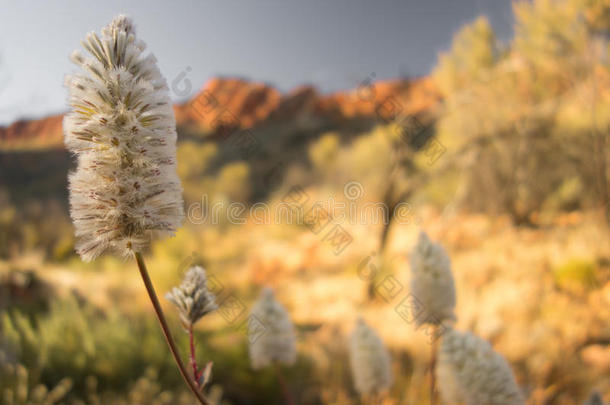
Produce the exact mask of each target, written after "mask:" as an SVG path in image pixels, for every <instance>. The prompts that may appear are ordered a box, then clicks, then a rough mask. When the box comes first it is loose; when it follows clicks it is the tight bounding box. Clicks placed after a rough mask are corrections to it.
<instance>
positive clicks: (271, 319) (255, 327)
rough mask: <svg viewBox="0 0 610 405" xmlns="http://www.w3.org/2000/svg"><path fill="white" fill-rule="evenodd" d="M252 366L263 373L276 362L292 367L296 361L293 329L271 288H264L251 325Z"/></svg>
mask: <svg viewBox="0 0 610 405" xmlns="http://www.w3.org/2000/svg"><path fill="white" fill-rule="evenodd" d="M248 327H249V329H248V334H249V336H248V338H249V339H248V340H249V344H250V346H249V352H250V362H251V364H252V368H254V369H255V370H256V369H260V368H262V367H265V366H268V365H269V364H271V363H274V362H277V363H280V364H284V365H288V366H290V365H292V364H294V362H295V361H296V358H297V350H296V337H295V332H294V326H293V325H292V321H291V320H290V316H289V315H288V312H286V309H285V308H284V307H283V306H282V304H280V303H279V302H278V301H277V300H276V299H275V296H274V294H273V291H272V290H271V289H270V288H264V289H263V291H262V293H261V296H260V298H259V299H258V301H257V302H256V303H255V304H254V307H253V308H252V314H251V316H250V321H249V324H248Z"/></svg>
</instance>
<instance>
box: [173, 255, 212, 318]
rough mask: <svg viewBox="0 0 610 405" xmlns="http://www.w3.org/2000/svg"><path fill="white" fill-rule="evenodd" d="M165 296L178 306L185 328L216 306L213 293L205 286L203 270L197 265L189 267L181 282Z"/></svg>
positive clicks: (205, 280)
mask: <svg viewBox="0 0 610 405" xmlns="http://www.w3.org/2000/svg"><path fill="white" fill-rule="evenodd" d="M165 297H166V298H167V299H168V300H169V301H171V302H172V303H173V304H174V305H175V306H176V307H177V308H178V311H179V313H180V320H181V321H182V324H183V326H184V327H185V329H188V328H190V327H192V326H193V325H194V324H195V323H197V321H198V320H200V319H201V318H202V317H203V316H204V315H206V314H208V313H210V312H212V311H214V310H216V309H217V308H218V306H217V305H216V303H215V301H214V295H213V294H212V293H211V292H210V291H209V290H208V288H207V278H206V276H205V270H204V269H203V268H202V267H199V266H195V267H191V268H190V269H189V270H188V271H187V273H186V275H185V276H184V280H182V283H181V284H180V285H179V286H178V287H174V288H173V289H172V290H171V291H170V292H168V293H167V294H166V295H165Z"/></svg>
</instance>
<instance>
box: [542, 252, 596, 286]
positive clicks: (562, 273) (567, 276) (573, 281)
mask: <svg viewBox="0 0 610 405" xmlns="http://www.w3.org/2000/svg"><path fill="white" fill-rule="evenodd" d="M553 277H554V280H555V283H556V284H557V286H558V287H559V288H561V289H564V290H566V291H571V292H584V291H587V290H590V289H593V288H596V287H597V286H598V279H597V267H596V265H595V263H593V262H592V261H590V260H585V259H571V260H568V261H567V262H565V263H563V264H561V265H560V266H557V267H556V268H555V269H553Z"/></svg>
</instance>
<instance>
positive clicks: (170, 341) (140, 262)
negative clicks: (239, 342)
mask: <svg viewBox="0 0 610 405" xmlns="http://www.w3.org/2000/svg"><path fill="white" fill-rule="evenodd" d="M134 256H135V258H136V261H137V262H138V269H139V270H140V275H141V276H142V281H144V286H145V287H146V291H147V292H148V296H149V298H150V301H151V303H152V306H153V308H154V310H155V313H156V314H157V319H158V320H159V324H160V325H161V330H162V331H163V335H164V336H165V340H166V342H167V345H168V346H169V350H170V352H171V353H172V356H173V357H174V360H175V361H176V365H177V366H178V370H179V371H180V374H181V375H182V378H183V379H184V382H186V385H188V387H189V388H190V390H191V391H192V392H193V395H195V397H196V398H197V400H198V401H199V403H200V404H201V405H210V403H209V402H208V400H207V399H206V398H205V397H204V396H203V394H202V393H201V392H200V391H199V389H198V388H197V386H196V385H195V383H194V382H193V380H192V379H191V378H190V377H189V376H188V373H187V371H186V368H185V367H184V363H182V359H180V353H178V349H177V348H176V343H175V342H174V339H173V338H172V334H171V332H170V330H169V326H168V325H167V321H166V320H165V315H163V311H162V310H161V304H160V303H159V299H158V298H157V293H155V288H154V287H153V284H152V281H151V280H150V276H149V275H148V270H147V269H146V264H144V258H143V257H142V254H141V253H139V252H134Z"/></svg>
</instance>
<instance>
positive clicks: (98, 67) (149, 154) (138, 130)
mask: <svg viewBox="0 0 610 405" xmlns="http://www.w3.org/2000/svg"><path fill="white" fill-rule="evenodd" d="M82 44H83V47H84V48H85V49H86V50H87V51H88V53H89V54H90V56H89V57H85V56H83V55H81V54H80V53H79V52H78V51H75V52H74V53H73V54H72V57H71V59H72V61H73V62H74V63H76V64H77V65H79V66H80V67H81V68H82V69H83V70H84V72H83V73H81V74H76V75H73V76H68V77H67V78H66V85H67V87H68V89H69V92H70V98H69V104H70V106H71V108H72V110H71V111H70V112H69V113H68V114H67V115H66V116H65V118H64V141H65V144H66V146H67V148H68V149H69V150H70V151H71V152H72V153H74V154H75V155H76V156H77V169H76V171H75V172H73V173H71V174H70V177H69V182H70V206H71V216H72V220H73V221H74V226H75V228H76V238H77V243H76V250H77V252H78V253H79V254H80V255H81V257H82V258H83V260H85V261H90V260H92V259H94V258H95V257H96V256H98V255H99V254H101V253H102V252H104V251H106V250H108V249H111V250H114V251H117V252H120V253H123V254H124V255H128V254H130V253H132V252H139V251H141V250H142V249H144V248H145V247H146V246H147V245H148V244H149V242H150V240H151V238H152V237H153V236H162V235H167V234H173V233H174V232H175V230H176V229H177V228H178V227H179V226H180V224H181V222H182V219H183V217H184V212H183V211H184V209H183V201H182V188H181V186H180V180H179V179H178V177H177V175H176V123H175V119H174V112H173V109H172V104H171V101H170V98H169V92H168V87H167V84H166V82H165V79H164V78H163V77H162V76H161V73H160V72H159V68H158V67H157V63H156V59H155V57H154V56H153V55H152V54H149V55H147V56H143V54H142V53H143V51H144V48H145V45H144V43H143V42H141V41H139V40H137V39H136V36H135V30H134V27H133V24H132V22H131V20H130V19H128V18H127V17H125V16H119V17H116V18H115V19H114V20H113V21H112V22H111V23H110V24H109V25H108V26H107V27H105V28H104V29H102V35H101V36H98V35H97V34H96V33H95V32H91V33H89V34H87V36H86V37H85V40H84V41H82Z"/></svg>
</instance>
